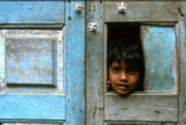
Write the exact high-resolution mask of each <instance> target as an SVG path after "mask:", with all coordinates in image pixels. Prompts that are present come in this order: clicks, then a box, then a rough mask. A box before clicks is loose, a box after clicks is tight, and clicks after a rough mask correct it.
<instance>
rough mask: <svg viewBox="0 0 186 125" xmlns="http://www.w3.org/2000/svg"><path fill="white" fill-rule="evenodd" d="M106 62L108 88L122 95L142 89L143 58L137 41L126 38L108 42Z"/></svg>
mask: <svg viewBox="0 0 186 125" xmlns="http://www.w3.org/2000/svg"><path fill="white" fill-rule="evenodd" d="M107 63H108V67H107V69H108V81H107V86H108V90H113V91H115V92H116V93H118V94H122V95H127V94H130V93H132V92H133V91H134V90H143V79H144V58H143V51H142V47H141V44H140V42H139V41H136V40H134V39H128V38H127V39H125V40H119V41H118V42H112V43H110V44H109V47H108V59H107Z"/></svg>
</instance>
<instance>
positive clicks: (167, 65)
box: [141, 26, 178, 94]
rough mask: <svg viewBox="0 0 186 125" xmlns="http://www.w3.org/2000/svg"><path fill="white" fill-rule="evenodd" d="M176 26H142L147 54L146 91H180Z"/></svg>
mask: <svg viewBox="0 0 186 125" xmlns="http://www.w3.org/2000/svg"><path fill="white" fill-rule="evenodd" d="M175 35H176V31H175V27H173V26H172V27H168V26H166V27H163V26H142V27H141V40H142V45H143V50H144V55H145V82H144V84H145V85H144V86H145V91H147V92H158V93H172V94H176V93H178V71H177V67H178V64H177V63H178V57H177V50H176V49H177V43H176V42H178V41H177V39H176V36H175Z"/></svg>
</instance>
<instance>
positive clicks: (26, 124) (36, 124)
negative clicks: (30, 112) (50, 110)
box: [2, 123, 63, 125]
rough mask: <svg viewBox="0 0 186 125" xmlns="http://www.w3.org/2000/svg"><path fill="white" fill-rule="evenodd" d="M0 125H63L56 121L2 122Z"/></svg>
mask: <svg viewBox="0 0 186 125" xmlns="http://www.w3.org/2000/svg"><path fill="white" fill-rule="evenodd" d="M2 125H63V124H57V123H3V124H2Z"/></svg>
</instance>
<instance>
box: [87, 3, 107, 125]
mask: <svg viewBox="0 0 186 125" xmlns="http://www.w3.org/2000/svg"><path fill="white" fill-rule="evenodd" d="M86 6H87V9H86V12H87V15H86V20H87V23H86V26H88V24H89V23H92V22H94V23H96V24H97V31H96V32H89V31H88V27H86V28H87V32H86V124H87V125H99V124H100V125H101V124H103V117H104V116H103V108H104V107H103V94H104V91H103V87H104V85H105V84H104V80H103V79H104V77H105V76H104V73H103V72H104V70H103V67H104V59H103V58H104V55H103V53H104V49H106V48H104V41H103V4H101V3H100V1H99V0H96V1H87V4H86Z"/></svg>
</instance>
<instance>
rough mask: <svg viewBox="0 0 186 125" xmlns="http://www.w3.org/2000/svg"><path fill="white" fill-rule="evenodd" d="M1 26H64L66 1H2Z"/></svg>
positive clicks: (0, 3) (0, 5)
mask: <svg viewBox="0 0 186 125" xmlns="http://www.w3.org/2000/svg"><path fill="white" fill-rule="evenodd" d="M0 8H1V11H0V15H1V16H0V24H63V23H64V21H65V20H64V19H65V11H64V10H65V6H64V1H57V0H56V1H55V0H54V1H31V0H25V1H24V0H21V1H16V2H15V1H9V0H8V1H1V2H0Z"/></svg>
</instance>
